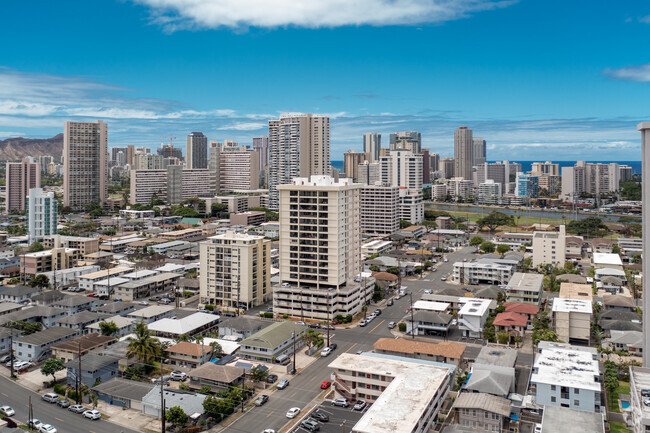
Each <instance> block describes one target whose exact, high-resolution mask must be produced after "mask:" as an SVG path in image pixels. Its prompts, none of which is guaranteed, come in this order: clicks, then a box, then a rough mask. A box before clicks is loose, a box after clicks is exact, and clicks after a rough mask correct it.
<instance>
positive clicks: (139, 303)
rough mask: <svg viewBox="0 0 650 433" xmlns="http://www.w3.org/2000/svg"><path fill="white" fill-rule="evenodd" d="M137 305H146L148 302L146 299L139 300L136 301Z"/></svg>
mask: <svg viewBox="0 0 650 433" xmlns="http://www.w3.org/2000/svg"><path fill="white" fill-rule="evenodd" d="M116 301H117V299H116ZM120 301H121V299H120ZM138 305H145V306H146V305H149V303H148V302H147V301H140V302H138Z"/></svg>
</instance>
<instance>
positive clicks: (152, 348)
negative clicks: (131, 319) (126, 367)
mask: <svg viewBox="0 0 650 433" xmlns="http://www.w3.org/2000/svg"><path fill="white" fill-rule="evenodd" d="M134 334H135V337H129V339H128V341H129V344H128V346H127V348H126V356H127V357H128V358H133V357H134V356H135V357H137V358H138V359H139V360H140V361H141V362H144V363H145V364H151V363H152V362H153V361H154V360H155V359H156V358H158V357H160V354H161V352H162V351H161V348H160V345H159V344H158V340H156V339H155V338H153V337H152V336H151V332H150V331H149V328H147V325H146V324H145V323H144V322H138V323H137V324H136V325H135V332H134Z"/></svg>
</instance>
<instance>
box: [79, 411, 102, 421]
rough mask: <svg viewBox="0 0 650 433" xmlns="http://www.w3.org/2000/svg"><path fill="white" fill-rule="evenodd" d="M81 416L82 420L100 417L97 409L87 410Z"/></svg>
mask: <svg viewBox="0 0 650 433" xmlns="http://www.w3.org/2000/svg"><path fill="white" fill-rule="evenodd" d="M83 415H84V418H88V419H100V418H101V417H102V414H101V413H100V412H99V411H98V410H97V409H93V410H87V411H85V412H84V413H83Z"/></svg>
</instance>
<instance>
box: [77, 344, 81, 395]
mask: <svg viewBox="0 0 650 433" xmlns="http://www.w3.org/2000/svg"><path fill="white" fill-rule="evenodd" d="M77 343H78V345H79V346H78V347H79V354H78V356H77V358H79V367H78V369H77V404H81V395H80V393H79V389H80V388H81V340H79V341H77Z"/></svg>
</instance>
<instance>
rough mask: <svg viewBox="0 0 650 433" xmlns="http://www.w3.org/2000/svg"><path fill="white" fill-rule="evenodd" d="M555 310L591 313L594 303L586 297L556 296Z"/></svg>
mask: <svg viewBox="0 0 650 433" xmlns="http://www.w3.org/2000/svg"><path fill="white" fill-rule="evenodd" d="M553 312H554V313H556V312H559V313H587V314H591V313H592V304H591V302H590V301H587V300H584V299H572V298H555V299H553Z"/></svg>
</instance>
